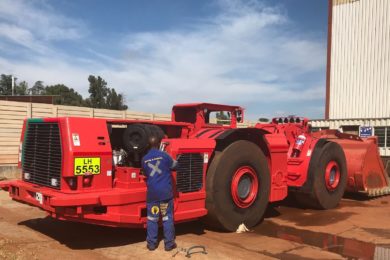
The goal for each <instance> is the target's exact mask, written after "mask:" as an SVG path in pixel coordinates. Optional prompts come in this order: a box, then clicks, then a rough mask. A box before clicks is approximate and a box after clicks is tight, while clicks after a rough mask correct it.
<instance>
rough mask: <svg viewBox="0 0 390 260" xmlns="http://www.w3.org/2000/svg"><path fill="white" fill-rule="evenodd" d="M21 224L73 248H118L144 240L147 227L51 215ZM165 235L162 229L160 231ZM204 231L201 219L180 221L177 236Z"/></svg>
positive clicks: (199, 233) (198, 233) (177, 226)
mask: <svg viewBox="0 0 390 260" xmlns="http://www.w3.org/2000/svg"><path fill="white" fill-rule="evenodd" d="M19 225H23V226H27V227H29V228H31V229H33V230H35V231H38V232H40V233H42V234H44V235H46V236H49V237H51V238H52V239H54V240H56V241H58V242H59V243H61V244H64V245H66V246H67V247H69V248H71V249H96V248H105V247H116V246H123V245H129V244H134V243H139V242H144V241H145V239H146V230H144V229H130V228H114V227H104V226H98V225H91V224H84V223H76V222H66V221H60V220H56V219H53V218H51V217H46V218H38V219H31V220H26V221H23V222H20V223H19ZM159 233H160V234H162V230H160V232H159ZM188 233H192V234H197V235H201V234H203V233H204V226H203V224H202V223H201V222H200V221H195V222H191V224H188V223H187V224H185V223H184V224H177V225H176V235H177V236H180V235H182V234H188Z"/></svg>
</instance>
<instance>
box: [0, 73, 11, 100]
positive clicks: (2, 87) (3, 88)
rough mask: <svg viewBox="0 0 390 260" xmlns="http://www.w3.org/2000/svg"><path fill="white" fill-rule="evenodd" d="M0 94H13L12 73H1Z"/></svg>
mask: <svg viewBox="0 0 390 260" xmlns="http://www.w3.org/2000/svg"><path fill="white" fill-rule="evenodd" d="M0 95H12V75H5V74H1V76H0Z"/></svg>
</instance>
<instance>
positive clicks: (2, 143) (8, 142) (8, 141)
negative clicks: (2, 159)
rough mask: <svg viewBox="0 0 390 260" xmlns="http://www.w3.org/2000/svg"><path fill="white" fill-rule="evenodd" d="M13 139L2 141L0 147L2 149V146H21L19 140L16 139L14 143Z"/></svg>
mask: <svg viewBox="0 0 390 260" xmlns="http://www.w3.org/2000/svg"><path fill="white" fill-rule="evenodd" d="M12 139H13V138H12ZM12 139H10V140H7V141H0V147H2V146H15V145H16V146H18V145H19V144H20V142H19V138H18V139H16V138H15V139H14V141H11V140H12ZM0 149H1V148H0Z"/></svg>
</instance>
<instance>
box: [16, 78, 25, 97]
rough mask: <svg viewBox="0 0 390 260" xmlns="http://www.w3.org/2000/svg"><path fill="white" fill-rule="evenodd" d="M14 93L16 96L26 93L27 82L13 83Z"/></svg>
mask: <svg viewBox="0 0 390 260" xmlns="http://www.w3.org/2000/svg"><path fill="white" fill-rule="evenodd" d="M15 95H17V96H25V95H28V83H27V82H26V81H22V82H20V83H19V84H17V85H16V84H15Z"/></svg>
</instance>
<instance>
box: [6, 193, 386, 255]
mask: <svg viewBox="0 0 390 260" xmlns="http://www.w3.org/2000/svg"><path fill="white" fill-rule="evenodd" d="M389 223H390V196H387V197H380V198H376V199H371V200H368V199H365V198H359V197H349V198H344V199H343V200H342V202H341V204H340V206H339V207H338V208H337V209H334V210H328V211H321V210H311V209H304V208H300V207H299V206H297V205H295V204H294V203H293V202H292V201H289V200H286V201H284V202H282V203H277V204H272V205H270V206H269V207H268V210H267V212H266V216H265V219H264V221H263V222H262V223H260V224H259V225H258V226H257V227H256V228H255V229H254V230H251V231H250V232H247V233H243V234H236V233H225V232H220V231H217V230H212V229H210V228H208V227H206V226H204V225H203V223H202V222H201V221H195V222H190V223H184V224H180V225H177V226H176V235H177V243H178V248H177V249H176V250H173V251H171V252H165V251H164V246H163V241H161V242H160V245H159V248H158V249H157V250H156V251H153V252H150V251H148V250H147V249H146V247H145V245H146V244H145V230H142V229H124V228H109V227H101V226H95V225H88V224H81V223H72V222H63V221H58V220H54V219H52V218H50V217H47V216H46V214H45V212H43V211H41V210H39V209H37V208H33V207H30V206H28V205H24V204H20V203H17V202H14V201H12V200H10V199H9V197H8V194H7V193H6V192H4V191H0V259H29V260H31V259H76V258H78V259H167V258H174V259H188V258H187V257H186V256H185V255H186V251H188V249H189V248H190V247H192V246H197V245H201V246H204V247H205V248H206V251H207V254H202V253H194V254H192V255H191V259H255V258H256V259H314V258H315V259H345V258H349V259H359V258H360V259H373V258H375V257H376V258H378V256H379V257H383V256H384V257H386V256H388V257H390V249H389V248H390V225H389ZM196 251H198V252H200V251H202V250H201V249H199V248H198V249H194V250H193V251H191V252H196Z"/></svg>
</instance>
